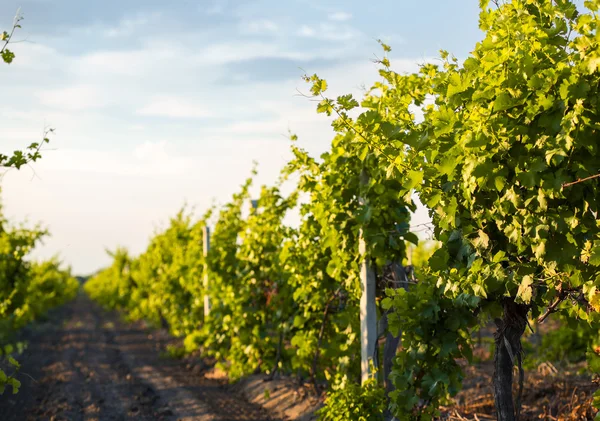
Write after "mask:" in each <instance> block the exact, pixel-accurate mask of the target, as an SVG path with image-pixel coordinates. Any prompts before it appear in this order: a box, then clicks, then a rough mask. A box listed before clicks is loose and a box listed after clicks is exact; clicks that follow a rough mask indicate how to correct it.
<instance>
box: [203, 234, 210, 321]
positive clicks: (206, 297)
mask: <svg viewBox="0 0 600 421" xmlns="http://www.w3.org/2000/svg"><path fill="white" fill-rule="evenodd" d="M202 249H203V252H204V318H205V319H206V318H208V317H209V315H210V296H209V295H208V262H207V261H206V259H207V257H208V251H209V250H210V229H209V228H208V226H207V225H204V227H203V229H202Z"/></svg>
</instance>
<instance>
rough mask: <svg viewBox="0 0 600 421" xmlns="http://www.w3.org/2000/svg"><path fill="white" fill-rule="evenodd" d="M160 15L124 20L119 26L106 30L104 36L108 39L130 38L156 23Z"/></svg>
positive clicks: (147, 15) (143, 15)
mask: <svg viewBox="0 0 600 421" xmlns="http://www.w3.org/2000/svg"><path fill="white" fill-rule="evenodd" d="M160 17H161V14H160V13H152V14H139V15H137V16H135V17H133V18H125V19H122V20H121V21H120V22H119V24H118V25H117V26H114V27H109V28H106V29H105V30H104V31H103V32H102V34H103V35H104V36H105V37H107V38H121V37H129V36H131V35H133V34H134V33H135V31H136V30H137V29H138V28H140V27H144V26H147V25H149V24H151V23H153V22H156V21H157V20H158V19H159V18H160Z"/></svg>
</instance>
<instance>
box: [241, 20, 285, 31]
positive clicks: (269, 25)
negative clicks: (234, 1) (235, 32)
mask: <svg viewBox="0 0 600 421" xmlns="http://www.w3.org/2000/svg"><path fill="white" fill-rule="evenodd" d="M240 26H241V27H240V29H241V32H242V33H245V34H257V35H258V34H275V33H278V32H279V31H280V28H279V25H277V24H276V23H275V22H273V21H272V20H268V19H259V20H254V21H250V22H242V24H241V25H240Z"/></svg>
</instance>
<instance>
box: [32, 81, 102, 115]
mask: <svg viewBox="0 0 600 421" xmlns="http://www.w3.org/2000/svg"><path fill="white" fill-rule="evenodd" d="M38 98H39V101H40V103H41V104H42V105H46V106H49V107H57V108H61V109H64V110H86V109H90V108H101V107H105V106H106V105H108V104H110V103H111V102H112V101H111V99H110V97H109V96H108V95H107V93H106V92H104V91H102V89H100V88H99V87H98V86H96V85H93V84H78V85H73V86H69V87H67V88H59V89H49V90H44V91H41V92H40V93H39V94H38Z"/></svg>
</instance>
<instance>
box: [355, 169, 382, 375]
mask: <svg viewBox="0 0 600 421" xmlns="http://www.w3.org/2000/svg"><path fill="white" fill-rule="evenodd" d="M368 180H369V178H368V176H367V174H366V173H365V172H364V170H363V172H362V174H361V176H360V182H361V184H363V185H364V184H367V183H368ZM359 200H360V204H361V205H364V204H365V201H364V199H363V198H360V199H359ZM358 241H359V243H358V252H359V253H360V254H361V256H362V257H363V261H362V262H361V265H360V284H361V289H362V294H361V296H360V372H361V380H362V382H363V383H364V382H365V381H366V380H368V379H369V377H370V376H371V370H370V368H369V363H370V362H371V361H373V363H374V365H375V367H377V361H376V360H374V358H376V356H375V351H376V347H377V304H376V302H375V283H376V281H375V272H374V271H373V268H371V265H369V260H368V256H367V255H366V251H367V245H366V242H365V238H364V232H363V230H362V229H361V231H360V238H359V240H358Z"/></svg>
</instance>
